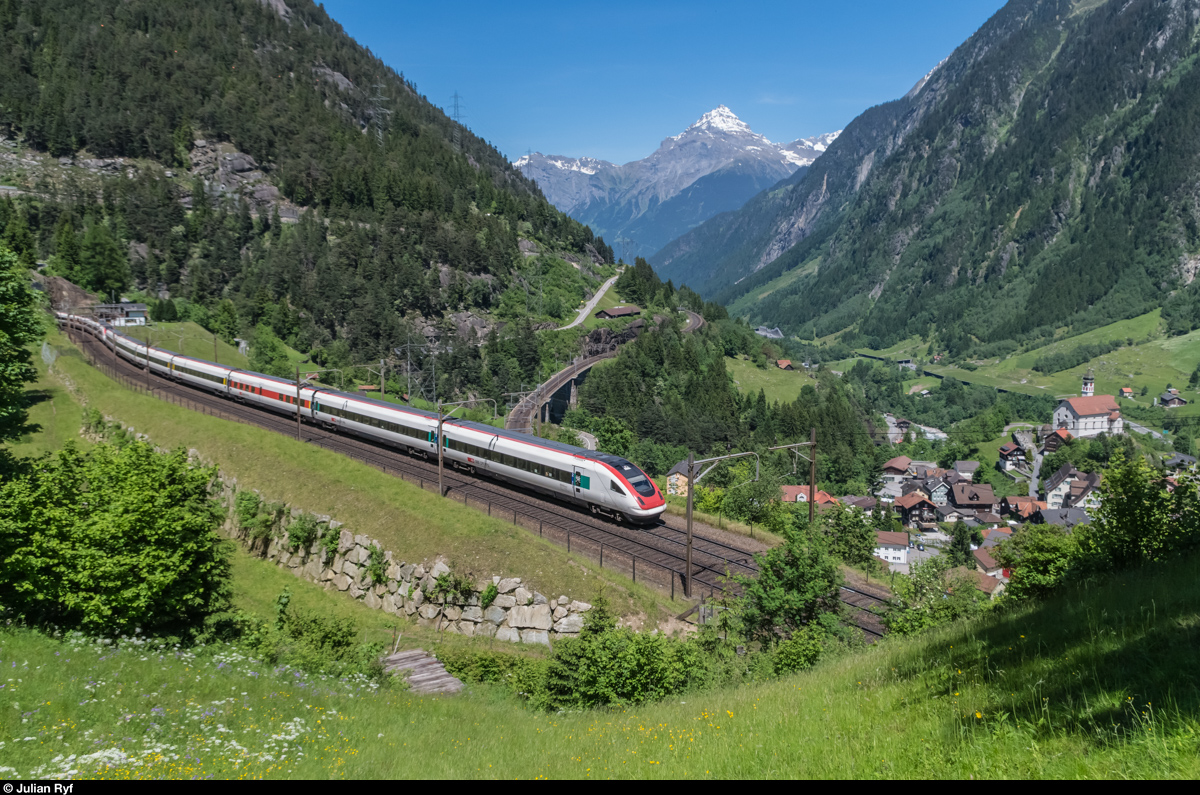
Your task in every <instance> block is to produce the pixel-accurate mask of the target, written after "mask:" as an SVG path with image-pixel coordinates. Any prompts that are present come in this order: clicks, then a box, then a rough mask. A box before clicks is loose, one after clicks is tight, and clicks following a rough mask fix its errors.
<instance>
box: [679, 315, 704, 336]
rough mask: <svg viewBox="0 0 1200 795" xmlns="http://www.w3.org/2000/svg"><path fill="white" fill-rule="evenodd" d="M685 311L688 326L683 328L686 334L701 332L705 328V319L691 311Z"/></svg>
mask: <svg viewBox="0 0 1200 795" xmlns="http://www.w3.org/2000/svg"><path fill="white" fill-rule="evenodd" d="M683 311H684V312H686V313H687V316H688V322H687V325H686V326H684V327H683V333H684V334H691V333H692V332H693V331H699V330H700V329H701V328H703V327H704V318H702V317H700V316H699V315H697V314H696V313H695V312H693V311H692V310H690V309H685V310H683Z"/></svg>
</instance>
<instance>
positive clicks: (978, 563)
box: [971, 549, 1003, 577]
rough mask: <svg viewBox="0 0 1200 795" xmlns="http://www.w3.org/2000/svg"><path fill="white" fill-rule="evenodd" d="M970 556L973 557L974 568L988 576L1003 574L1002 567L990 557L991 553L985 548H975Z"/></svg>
mask: <svg viewBox="0 0 1200 795" xmlns="http://www.w3.org/2000/svg"><path fill="white" fill-rule="evenodd" d="M971 557H973V558H974V559H975V569H976V570H977V571H980V572H983V573H984V574H986V575H987V576H989V577H1000V576H1003V568H1002V567H1001V566H1000V564H999V563H997V562H996V559H995V558H993V557H992V553H990V552H988V551H987V550H986V549H976V550H974V551H973V552H971Z"/></svg>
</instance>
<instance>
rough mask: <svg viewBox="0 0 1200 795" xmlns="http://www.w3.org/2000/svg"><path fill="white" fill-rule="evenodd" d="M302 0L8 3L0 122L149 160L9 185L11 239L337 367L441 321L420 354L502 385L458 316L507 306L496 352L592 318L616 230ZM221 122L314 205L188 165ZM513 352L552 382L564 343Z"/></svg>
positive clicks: (6, 229)
mask: <svg viewBox="0 0 1200 795" xmlns="http://www.w3.org/2000/svg"><path fill="white" fill-rule="evenodd" d="M289 8H290V9H291V12H292V15H291V18H290V19H289V20H287V21H285V20H283V19H280V17H279V16H278V15H277V14H276V12H275V11H274V10H272V9H271V8H269V7H267V6H265V5H263V4H261V3H259V2H256V1H255V0H219V1H218V2H215V3H200V2H178V3H166V4H162V3H151V2H146V1H145V0H128V1H126V2H115V0H104V1H102V2H97V3H79V2H70V1H69V0H49V2H37V3H35V2H24V1H23V0H0V135H7V136H12V137H15V138H17V139H18V140H19V141H20V142H22V144H23V145H24V146H26V147H30V148H32V149H34V150H37V151H44V152H49V153H50V154H52V155H61V156H64V157H67V158H71V157H74V156H76V155H80V156H83V155H90V156H101V157H118V156H119V157H125V158H133V160H131V161H127V168H126V171H127V174H125V175H121V176H97V177H95V178H92V177H90V176H85V175H80V174H79V171H78V169H71V170H69V171H65V172H62V173H55V174H53V175H52V177H51V178H46V176H45V175H44V174H43V175H42V177H41V178H40V179H38V180H37V183H36V184H35V185H32V186H31V187H32V190H30V191H29V192H28V194H27V195H25V196H22V197H20V198H19V199H18V200H16V201H12V200H10V199H7V198H6V199H4V200H3V201H0V233H2V235H3V239H4V241H5V242H6V243H7V244H8V245H9V246H10V247H11V248H12V249H13V250H14V251H15V252H16V253H17V255H18V257H19V258H20V260H21V262H22V264H23V265H26V266H29V267H32V266H33V265H34V264H35V263H38V262H46V263H47V266H46V270H47V272H48V273H51V274H57V275H61V276H65V277H67V278H68V279H70V280H71V281H73V282H75V283H77V284H79V285H81V286H83V287H85V288H86V289H88V290H91V291H93V292H95V293H98V294H100V295H103V296H106V297H110V298H111V297H112V296H115V295H118V294H121V293H122V292H125V293H126V294H127V295H129V296H130V297H132V298H145V299H146V300H148V301H149V302H150V303H151V304H152V309H153V311H154V312H155V315H156V316H157V317H158V318H160V319H161V318H168V317H175V318H178V319H184V320H193V321H195V322H198V323H199V324H201V325H202V326H204V327H205V328H208V329H210V330H212V331H214V332H216V333H218V334H220V335H221V336H222V337H225V338H226V339H227V340H232V339H233V338H234V337H239V336H240V337H242V338H249V339H251V340H252V341H253V339H254V338H255V337H256V336H262V337H264V338H266V337H268V335H269V336H271V337H274V338H277V339H278V340H281V341H283V342H285V343H287V344H288V345H290V346H292V347H294V348H296V349H297V350H299V351H301V352H302V353H304V354H311V356H312V358H313V360H314V361H317V362H319V363H321V364H322V365H325V366H330V367H334V366H336V367H343V366H347V365H351V364H361V363H363V362H369V361H378V360H379V359H380V358H384V357H387V356H389V355H391V354H392V352H394V350H395V348H396V347H398V346H400V345H403V344H405V343H408V342H417V343H420V344H422V345H425V344H426V343H427V341H428V340H429V339H437V343H436V351H437V352H436V354H434V353H432V352H431V353H430V354H429V355H428V356H427V355H426V353H425V351H418V354H417V358H418V360H419V365H420V366H421V367H422V368H426V369H428V370H429V371H430V372H432V371H433V370H434V369H435V365H434V363H433V361H432V358H433V357H434V356H436V357H438V358H441V359H443V360H444V361H442V362H440V363H439V365H438V366H436V369H437V371H438V373H439V375H438V378H439V380H440V379H442V378H445V379H447V383H446V384H444V387H445V388H446V389H448V390H450V391H451V392H453V391H457V390H459V389H461V388H464V387H466V386H468V385H474V386H479V387H487V386H488V384H487V383H486V380H485V378H484V376H483V375H482V370H481V368H480V367H478V366H476V365H475V364H473V363H477V362H478V361H479V360H480V353H479V351H478V349H475V350H473V351H472V350H467V349H468V348H471V347H474V346H477V345H478V344H479V343H480V341H479V340H475V339H470V338H466V337H462V331H463V329H462V327H461V326H456V324H455V323H454V322H452V321H451V320H449V319H448V318H447V316H448V315H451V314H455V313H464V312H470V313H473V314H475V315H477V316H478V315H484V314H488V313H494V314H495V316H496V318H498V319H499V320H500V321H508V324H509V325H508V326H505V327H504V328H503V329H497V328H495V327H496V326H498V325H499V324H497V323H493V324H492V326H493V330H496V331H497V333H496V335H495V336H496V339H497V342H496V344H493V345H492V348H491V349H492V350H493V351H495V350H497V347H496V346H497V345H503V344H507V343H505V342H504V341H505V340H506V339H508V338H509V337H514V338H515V337H520V336H522V334H526V333H528V331H529V325H530V324H537V323H539V322H544V323H546V324H550V323H554V324H557V322H558V321H562V320H565V319H567V318H568V317H570V316H573V314H574V311H575V307H576V306H577V305H578V303H579V302H580V301H581V300H582V299H583V298H584V297H586V296H587V295H589V294H590V292H591V291H592V290H594V289H595V287H596V286H597V285H598V284H599V282H600V281H602V280H603V278H606V277H607V276H608V275H611V273H612V272H613V271H612V269H611V262H612V249H611V248H610V247H609V246H608V245H607V244H605V242H604V241H603V240H602V239H600V238H597V237H595V236H594V235H593V234H592V232H591V230H589V229H588V228H587V227H585V226H583V225H581V224H579V223H578V222H576V221H573V220H571V219H570V218H568V217H567V216H565V215H563V214H562V213H560V212H558V211H557V210H555V209H554V208H553V207H552V206H550V205H549V204H548V203H547V202H546V201H545V199H544V198H543V197H542V195H541V192H540V191H539V190H538V188H537V186H536V185H535V184H534V183H532V182H530V181H529V180H527V179H525V178H524V177H523V176H522V175H521V174H520V172H518V171H516V170H515V169H513V168H512V167H511V165H510V164H509V163H508V162H507V160H506V158H505V157H504V156H503V155H502V154H501V153H500V152H498V151H496V150H495V149H494V148H493V147H491V146H490V145H489V144H487V143H486V142H485V141H483V140H481V139H479V138H478V137H477V136H475V135H474V134H472V133H471V132H470V131H469V130H467V129H465V128H463V127H461V126H460V125H458V124H456V123H455V122H453V121H452V120H450V119H449V118H447V117H446V115H445V114H444V113H442V111H440V110H439V109H437V108H436V107H434V106H433V105H432V104H430V103H429V102H428V101H427V100H426V99H425V98H423V97H422V96H420V95H419V94H418V93H417V91H416V88H415V87H414V86H413V85H412V84H411V83H409V82H408V81H406V80H405V79H404V77H403V75H400V74H397V73H395V72H393V71H392V70H391V69H389V68H388V67H386V66H385V65H384V64H383V63H382V62H381V61H379V60H378V59H377V58H375V57H374V56H373V55H371V54H370V53H369V52H368V51H367V50H365V49H364V48H362V47H360V46H359V45H357V44H356V43H355V42H354V41H353V40H352V39H350V38H349V37H348V36H347V35H346V34H345V33H344V32H343V31H342V29H341V27H340V26H339V25H337V23H335V22H333V21H332V20H331V19H330V18H329V17H328V15H327V14H326V13H325V11H324V10H323V8H321V7H319V6H316V5H314V4H312V3H311V2H294V3H291V4H289ZM201 138H204V139H207V141H208V142H209V144H212V143H214V142H218V143H219V142H224V143H228V144H229V145H232V146H233V147H236V149H237V150H238V151H240V152H245V153H247V154H248V155H250V156H251V157H252V158H253V159H254V160H255V161H256V163H257V164H259V167H260V168H261V169H262V171H263V172H264V173H265V175H266V176H267V178H269V180H270V181H271V183H273V184H274V185H275V186H276V187H277V188H278V190H279V192H280V194H281V196H282V198H283V199H286V200H287V201H290V202H292V203H293V205H295V206H299V208H300V209H299V211H298V213H295V215H296V217H295V218H283V219H281V218H280V215H279V206H280V205H279V202H274V203H272V202H268V203H266V204H264V203H261V202H258V201H256V197H254V196H250V197H247V196H246V195H245V194H244V193H238V192H236V191H234V192H223V188H224V186H223V185H218V184H217V183H216V182H215V181H214V180H206V179H203V178H201V175H200V174H199V173H188V172H189V168H190V166H191V157H192V153H193V151H194V147H195V145H196V142H197V141H198V140H199V139H201ZM172 169H173V170H174V171H172ZM177 172H183V173H177ZM172 175H173V176H172ZM293 221H294V223H293ZM522 241H524V242H522ZM163 301H165V302H167V303H166V305H164V306H162V307H158V306H157V304H158V303H159V302H163ZM514 321H515V322H516V325H515V326H514V325H513V322H514ZM522 324H524V325H522ZM522 344H524V343H522ZM264 347H271V345H270V343H268V344H267V345H266V346H264ZM510 347H511V346H510ZM535 347H536V343H535ZM559 347H561V345H559ZM427 349H428V350H430V351H432V350H434V346H432V345H430V346H427ZM512 353H513V355H512V357H511V358H510V361H509V362H508V363H507V364H505V365H501V363H500V362H499V361H497V362H496V363H495V365H494V370H495V373H496V374H497V375H499V376H500V378H501V383H500V384H498V385H497V386H496V388H495V390H494V391H498V392H504V391H514V390H516V389H519V388H520V385H521V382H522V381H536V380H538V379H539V377H540V376H541V375H542V374H543V373H542V372H541V361H542V359H543V358H547V359H548V360H549V362H550V364H551V365H552V364H553V357H554V353H555V351H554V350H553V349H548V350H546V351H545V357H543V356H542V351H536V352H535V354H534V355H527V356H524V358H522V357H521V356H518V355H517V354H516V353H515V352H512ZM267 358H268V362H269V360H270V357H267ZM568 358H569V356H568ZM460 363H461V364H463V366H462V367H457V366H456V365H457V364H460ZM510 371H511V372H512V374H511V376H510V375H508V374H507V373H509V372H510ZM441 386H442V385H439V388H440V387H441Z"/></svg>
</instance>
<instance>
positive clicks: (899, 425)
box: [896, 417, 912, 433]
mask: <svg viewBox="0 0 1200 795" xmlns="http://www.w3.org/2000/svg"><path fill="white" fill-rule="evenodd" d="M910 428H912V420H906V419H904V418H903V417H902V418H900V419H898V420H896V430H898V431H900V433H908V431H909V429H910Z"/></svg>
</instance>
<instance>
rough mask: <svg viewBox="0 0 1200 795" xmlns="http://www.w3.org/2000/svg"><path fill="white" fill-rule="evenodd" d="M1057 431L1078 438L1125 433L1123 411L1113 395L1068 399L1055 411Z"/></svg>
mask: <svg viewBox="0 0 1200 795" xmlns="http://www.w3.org/2000/svg"><path fill="white" fill-rule="evenodd" d="M1053 425H1054V428H1055V430H1065V431H1069V432H1071V433H1072V434H1073V435H1075V436H1076V437H1078V438H1084V437H1088V436H1099V435H1100V434H1102V433H1107V434H1109V435H1113V434H1119V433H1124V432H1125V421H1124V420H1123V419H1121V409H1120V408H1119V407H1118V406H1117V401H1116V399H1115V398H1114V397H1113V396H1112V395H1092V396H1089V397H1076V398H1067V399H1066V400H1063V401H1062V402H1061V403H1059V404H1058V408H1056V409H1055V410H1054V422H1053Z"/></svg>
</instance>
